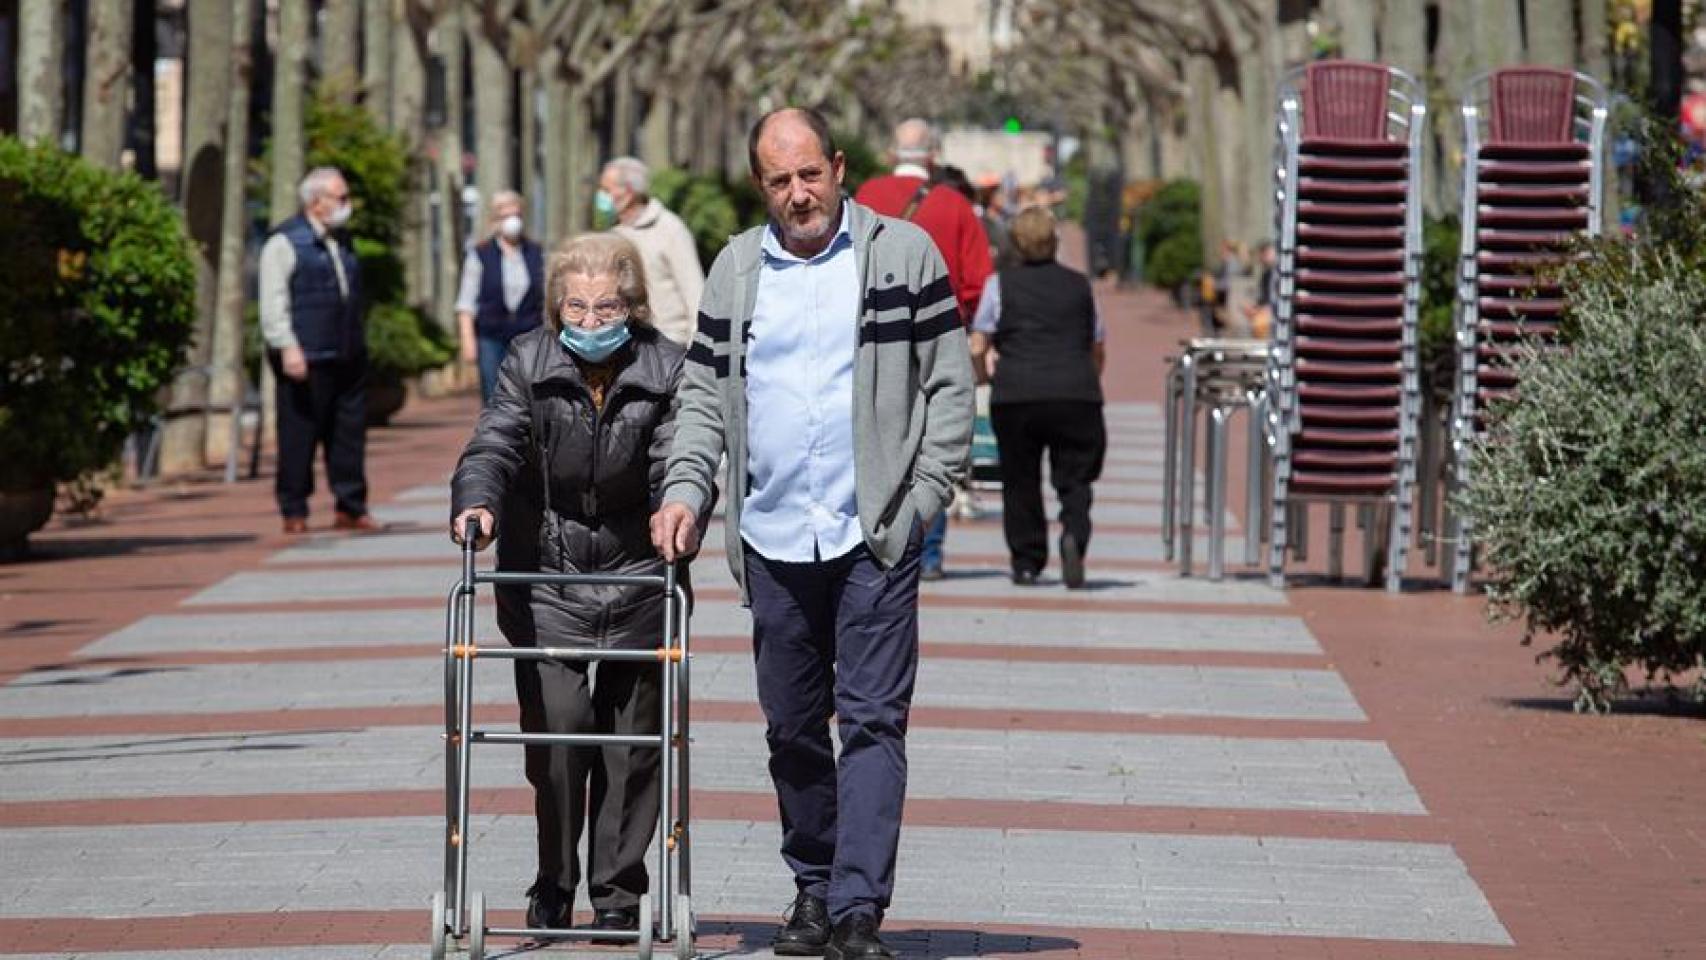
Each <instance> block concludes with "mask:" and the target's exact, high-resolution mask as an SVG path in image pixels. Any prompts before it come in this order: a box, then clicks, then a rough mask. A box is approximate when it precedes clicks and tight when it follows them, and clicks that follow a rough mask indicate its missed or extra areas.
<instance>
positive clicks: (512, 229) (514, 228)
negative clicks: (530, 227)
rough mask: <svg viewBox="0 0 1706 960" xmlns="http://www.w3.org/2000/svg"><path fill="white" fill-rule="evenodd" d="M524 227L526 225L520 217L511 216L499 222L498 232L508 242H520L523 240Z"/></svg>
mask: <svg viewBox="0 0 1706 960" xmlns="http://www.w3.org/2000/svg"><path fill="white" fill-rule="evenodd" d="M523 226H524V224H523V223H522V220H521V218H520V217H518V216H516V215H515V214H510V215H509V216H507V217H504V218H503V219H502V220H500V221H498V232H500V233H502V234H503V235H504V239H506V240H519V239H521V230H522V227H523Z"/></svg>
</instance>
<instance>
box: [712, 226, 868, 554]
mask: <svg viewBox="0 0 1706 960" xmlns="http://www.w3.org/2000/svg"><path fill="white" fill-rule="evenodd" d="M848 220H849V217H848V211H847V204H846V202H845V201H843V202H842V205H841V226H840V229H839V230H838V231H837V232H836V234H835V237H834V239H832V240H831V241H830V243H829V246H828V247H826V248H824V250H823V252H822V253H819V254H818V255H817V256H815V257H812V258H811V259H809V260H802V259H800V258H799V257H796V256H794V255H793V254H791V253H789V252H788V251H786V250H784V249H783V248H782V243H781V240H780V239H778V238H777V236H776V232H775V230H774V229H772V230H770V231H767V232H766V233H765V235H764V243H763V246H762V248H761V250H762V260H763V266H762V269H761V272H760V273H759V277H758V295H757V299H756V300H755V301H754V303H753V308H752V322H751V324H750V326H749V327H748V333H747V344H746V410H747V428H746V430H747V441H746V457H747V478H748V481H749V486H748V490H747V494H746V500H745V502H744V504H743V505H742V508H741V516H740V534H741V537H742V538H743V539H745V540H746V542H747V543H748V544H750V545H751V546H752V548H753V549H754V550H757V551H758V552H759V554H760V555H762V556H764V557H766V558H767V559H770V560H779V561H782V562H785V563H806V562H810V561H813V560H831V559H834V558H836V557H840V556H843V555H845V554H847V553H850V552H851V551H853V550H854V549H855V548H856V547H858V546H859V544H860V543H862V542H863V540H864V533H863V532H862V531H861V530H860V528H859V507H858V503H857V501H856V498H855V496H854V483H853V470H854V466H853V360H854V356H855V355H856V353H857V351H858V347H859V307H860V299H861V298H860V283H859V268H858V263H857V258H856V257H855V256H854V252H853V235H852V234H851V233H850V232H849V230H848Z"/></svg>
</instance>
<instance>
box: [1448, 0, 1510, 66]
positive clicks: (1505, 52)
mask: <svg viewBox="0 0 1706 960" xmlns="http://www.w3.org/2000/svg"><path fill="white" fill-rule="evenodd" d="M1448 5H1449V4H1448ZM1473 6H1474V8H1475V12H1474V17H1475V37H1474V39H1475V52H1476V72H1480V71H1483V70H1496V69H1498V68H1499V67H1506V66H1510V65H1511V64H1516V63H1521V62H1522V61H1523V58H1524V56H1525V53H1524V51H1523V45H1522V11H1521V9H1520V8H1519V7H1518V6H1517V3H1516V0H1473Z"/></svg>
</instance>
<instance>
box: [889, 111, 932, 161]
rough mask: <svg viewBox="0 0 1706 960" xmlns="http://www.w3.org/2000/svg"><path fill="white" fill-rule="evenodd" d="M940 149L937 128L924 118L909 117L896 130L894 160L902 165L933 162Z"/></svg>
mask: <svg viewBox="0 0 1706 960" xmlns="http://www.w3.org/2000/svg"><path fill="white" fill-rule="evenodd" d="M938 149H939V145H938V142H937V139H936V128H935V127H932V126H931V125H930V121H928V120H925V119H924V118H923V117H909V118H907V119H905V120H902V121H901V122H900V124H899V125H898V126H896V127H895V128H894V158H895V160H896V161H898V162H900V163H924V162H926V161H928V160H933V159H935V157H936V152H937V150H938Z"/></svg>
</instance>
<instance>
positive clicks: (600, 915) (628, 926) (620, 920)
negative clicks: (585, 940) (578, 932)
mask: <svg viewBox="0 0 1706 960" xmlns="http://www.w3.org/2000/svg"><path fill="white" fill-rule="evenodd" d="M592 928H593V929H594V930H638V929H640V910H639V908H638V907H626V908H623V909H619V910H599V911H597V912H596V913H594V914H593V915H592ZM590 942H592V943H595V944H599V945H602V946H607V947H609V946H620V945H622V944H625V943H633V942H634V941H633V940H632V939H631V938H628V937H622V938H620V939H609V938H598V939H594V940H592V941H590Z"/></svg>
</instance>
